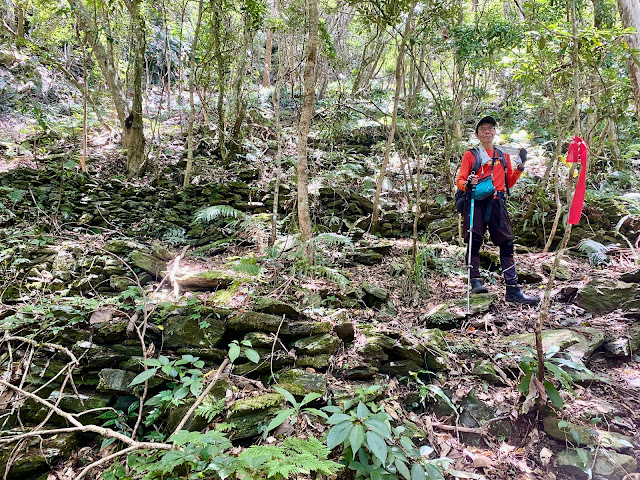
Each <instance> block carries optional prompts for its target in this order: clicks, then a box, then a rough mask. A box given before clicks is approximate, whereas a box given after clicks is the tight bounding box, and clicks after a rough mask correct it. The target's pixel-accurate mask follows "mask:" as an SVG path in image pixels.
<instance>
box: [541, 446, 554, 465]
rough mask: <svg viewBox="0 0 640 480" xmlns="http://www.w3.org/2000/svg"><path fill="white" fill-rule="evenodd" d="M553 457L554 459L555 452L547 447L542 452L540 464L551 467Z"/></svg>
mask: <svg viewBox="0 0 640 480" xmlns="http://www.w3.org/2000/svg"><path fill="white" fill-rule="evenodd" d="M551 457H553V452H552V451H551V450H549V449H548V448H547V447H544V448H543V449H542V450H540V462H542V466H543V467H546V466H547V465H549V462H550V461H551Z"/></svg>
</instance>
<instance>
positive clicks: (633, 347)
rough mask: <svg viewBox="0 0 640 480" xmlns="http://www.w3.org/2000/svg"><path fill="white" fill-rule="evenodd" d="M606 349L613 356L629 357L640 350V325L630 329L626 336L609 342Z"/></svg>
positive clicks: (605, 346)
mask: <svg viewBox="0 0 640 480" xmlns="http://www.w3.org/2000/svg"><path fill="white" fill-rule="evenodd" d="M604 348H605V349H606V350H607V352H609V353H610V354H611V355H614V356H618V357H629V356H631V355H632V354H633V353H635V352H637V351H638V349H640V325H634V326H632V327H630V328H629V330H628V332H626V334H624V336H622V337H619V338H615V339H613V340H609V341H608V342H607V343H605V345H604Z"/></svg>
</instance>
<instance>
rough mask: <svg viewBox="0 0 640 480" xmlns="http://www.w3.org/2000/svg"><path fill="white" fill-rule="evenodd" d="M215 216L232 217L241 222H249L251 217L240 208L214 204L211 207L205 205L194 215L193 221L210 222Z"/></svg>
mask: <svg viewBox="0 0 640 480" xmlns="http://www.w3.org/2000/svg"><path fill="white" fill-rule="evenodd" d="M217 218H234V219H236V220H238V221H240V222H241V223H249V222H250V221H251V217H250V216H249V215H247V214H246V213H244V212H241V211H240V210H238V209H236V208H233V207H231V206H229V205H214V206H213V207H205V208H203V209H201V210H199V211H198V212H196V215H195V221H196V222H200V223H211V222H212V221H213V220H215V219H217Z"/></svg>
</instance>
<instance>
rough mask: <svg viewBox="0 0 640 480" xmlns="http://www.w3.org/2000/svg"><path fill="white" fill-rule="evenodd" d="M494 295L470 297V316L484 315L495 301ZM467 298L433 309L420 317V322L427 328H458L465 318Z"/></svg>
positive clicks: (482, 294)
mask: <svg viewBox="0 0 640 480" xmlns="http://www.w3.org/2000/svg"><path fill="white" fill-rule="evenodd" d="M496 298H497V296H496V294H494V293H481V294H479V295H471V297H470V298H469V310H470V311H471V315H477V314H481V313H486V312H488V311H489V308H491V305H492V304H493V302H494V301H495V300H496ZM466 312H467V298H466V296H465V297H464V298H461V299H458V300H452V301H449V302H446V303H443V304H442V305H440V306H438V307H436V308H434V309H433V310H431V311H430V312H428V313H427V314H425V315H422V316H421V317H420V320H422V321H423V322H424V324H425V325H426V326H428V327H437V328H444V329H451V328H456V327H459V326H460V324H461V323H462V322H463V321H464V320H465V319H466V318H467V313H466Z"/></svg>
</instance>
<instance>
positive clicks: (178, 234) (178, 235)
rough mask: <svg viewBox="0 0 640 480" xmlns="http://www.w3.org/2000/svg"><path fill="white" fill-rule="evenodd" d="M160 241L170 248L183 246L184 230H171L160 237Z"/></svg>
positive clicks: (184, 240) (184, 241) (184, 239)
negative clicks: (170, 246)
mask: <svg viewBox="0 0 640 480" xmlns="http://www.w3.org/2000/svg"><path fill="white" fill-rule="evenodd" d="M162 239H163V240H164V241H165V242H166V243H168V244H169V245H172V246H176V245H184V244H185V243H186V234H185V231H184V228H172V229H171V230H168V231H167V232H166V233H165V234H164V235H162Z"/></svg>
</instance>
